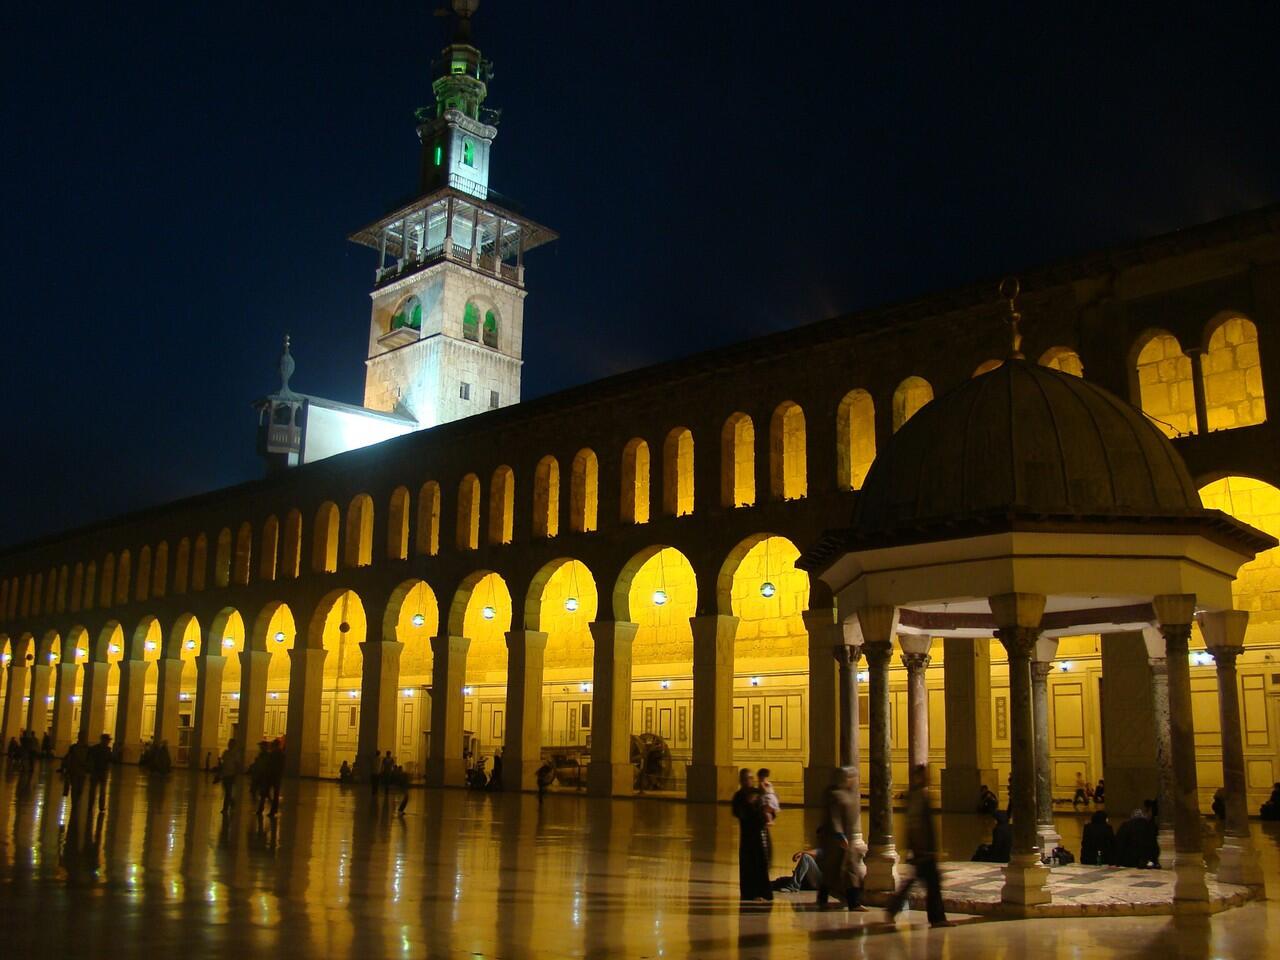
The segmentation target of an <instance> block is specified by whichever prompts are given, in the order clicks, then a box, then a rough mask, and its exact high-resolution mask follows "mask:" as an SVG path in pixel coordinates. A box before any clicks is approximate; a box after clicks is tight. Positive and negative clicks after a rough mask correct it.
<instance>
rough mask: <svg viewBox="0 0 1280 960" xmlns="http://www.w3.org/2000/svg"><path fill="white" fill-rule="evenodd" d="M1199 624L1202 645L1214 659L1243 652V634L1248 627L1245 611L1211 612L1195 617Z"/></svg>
mask: <svg viewBox="0 0 1280 960" xmlns="http://www.w3.org/2000/svg"><path fill="white" fill-rule="evenodd" d="M1196 621H1197V622H1198V623H1199V624H1200V632H1201V633H1203V634H1204V645H1205V646H1206V647H1207V648H1208V650H1209V652H1210V653H1212V654H1213V656H1214V659H1217V658H1218V657H1219V656H1220V655H1221V656H1228V655H1229V656H1231V657H1232V658H1233V659H1234V658H1235V656H1236V655H1238V654H1239V653H1241V652H1242V651H1243V650H1244V634H1245V630H1246V629H1248V626H1249V611H1247V610H1212V611H1206V612H1205V613H1201V614H1199V615H1198V616H1197V617H1196Z"/></svg>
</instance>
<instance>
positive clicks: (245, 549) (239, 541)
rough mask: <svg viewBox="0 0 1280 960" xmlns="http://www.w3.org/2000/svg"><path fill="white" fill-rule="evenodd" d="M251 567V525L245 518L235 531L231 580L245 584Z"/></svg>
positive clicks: (241, 585) (237, 583)
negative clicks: (234, 550)
mask: <svg viewBox="0 0 1280 960" xmlns="http://www.w3.org/2000/svg"><path fill="white" fill-rule="evenodd" d="M252 568H253V525H252V524H250V523H249V521H248V520H245V521H244V522H242V523H241V524H240V528H239V529H238V530H237V531H236V552H235V557H234V561H233V564H232V569H231V582H232V583H234V584H236V585H237V586H240V587H243V586H247V585H248V583H249V573H250V571H251V570H252Z"/></svg>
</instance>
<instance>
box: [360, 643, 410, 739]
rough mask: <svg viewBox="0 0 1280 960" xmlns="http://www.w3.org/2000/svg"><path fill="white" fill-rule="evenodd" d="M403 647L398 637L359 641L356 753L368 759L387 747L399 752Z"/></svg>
mask: <svg viewBox="0 0 1280 960" xmlns="http://www.w3.org/2000/svg"><path fill="white" fill-rule="evenodd" d="M403 651H404V644H403V643H401V642H400V641H398V640H364V641H362V642H361V644H360V658H361V667H360V669H361V674H362V676H361V678H360V729H359V731H358V733H357V740H356V755H357V756H359V757H361V758H363V759H365V760H367V759H368V758H369V757H370V756H373V757H378V756H381V755H382V754H383V753H385V752H386V751H388V750H390V751H391V755H392V756H393V757H395V756H396V704H397V703H398V702H399V698H400V654H401V653H402V652H403ZM396 759H397V760H405V759H408V758H407V757H396Z"/></svg>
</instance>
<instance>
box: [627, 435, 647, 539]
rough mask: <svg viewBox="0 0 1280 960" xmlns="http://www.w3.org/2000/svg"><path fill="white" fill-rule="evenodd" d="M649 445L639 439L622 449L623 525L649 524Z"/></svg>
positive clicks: (633, 440)
mask: <svg viewBox="0 0 1280 960" xmlns="http://www.w3.org/2000/svg"><path fill="white" fill-rule="evenodd" d="M649 469H650V465H649V444H647V443H645V442H644V441H643V440H641V439H640V438H639V437H634V438H633V439H631V440H629V441H627V445H626V446H625V447H623V449H622V470H621V475H622V480H621V483H622V496H621V520H622V522H623V523H632V524H640V523H648V522H649Z"/></svg>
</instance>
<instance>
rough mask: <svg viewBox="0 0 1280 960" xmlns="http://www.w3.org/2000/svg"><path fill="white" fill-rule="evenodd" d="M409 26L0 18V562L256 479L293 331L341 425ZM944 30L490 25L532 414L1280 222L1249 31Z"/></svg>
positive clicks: (58, 10)
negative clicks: (956, 298)
mask: <svg viewBox="0 0 1280 960" xmlns="http://www.w3.org/2000/svg"><path fill="white" fill-rule="evenodd" d="M431 6H432V4H431V3H429V2H397V3H364V4H341V5H336V4H335V5H332V6H331V5H328V4H319V3H310V4H253V5H249V4H243V5H241V4H230V3H225V4H224V3H219V4H201V5H187V4H154V5H153V4H148V3H137V4H129V5H116V4H112V5H106V4H92V5H91V4H87V3H80V4H72V5H63V4H18V3H15V4H7V5H5V7H4V10H3V12H0V80H2V85H0V124H2V126H0V176H2V180H0V182H2V183H3V187H4V190H3V201H2V206H0V209H2V210H3V216H4V225H5V227H6V229H5V230H4V231H3V244H4V249H3V255H2V256H0V289H2V291H3V306H2V307H0V309H3V311H4V314H3V315H4V322H3V331H4V336H3V340H2V341H0V342H2V343H3V350H2V351H0V357H2V358H3V379H2V380H0V402H2V403H3V409H4V414H5V416H4V425H5V429H4V440H5V442H4V453H5V458H4V465H3V469H0V504H3V509H2V510H0V544H6V543H13V542H16V541H19V540H24V539H27V538H29V537H33V536H36V535H39V534H42V533H46V532H52V531H55V530H59V529H64V528H67V527H71V526H75V525H78V524H81V523H84V522H89V521H93V520H96V519H100V518H103V517H106V516H109V515H112V514H115V513H118V512H121V511H124V510H129V509H133V508H137V507H142V506H146V505H149V504H153V503H158V502H162V501H165V500H170V499H174V498H177V497H181V496H185V495H188V494H192V493H196V492H199V491H203V490H209V489H212V488H216V487H220V486H225V485H228V484H232V483H236V482H238V481H241V480H244V479H248V478H251V477H254V476H257V475H258V474H259V472H260V467H259V464H258V462H257V460H256V457H255V455H254V452H253V443H254V420H253V414H252V412H251V410H250V408H249V403H250V401H252V400H253V399H254V398H255V397H257V396H259V395H261V394H263V393H266V392H268V391H269V390H270V389H272V388H273V386H274V384H275V382H276V378H275V374H274V367H275V362H276V357H277V354H278V353H279V342H280V337H281V335H282V334H283V333H284V332H285V331H286V330H288V331H290V332H291V333H292V334H293V337H294V343H295V356H296V357H297V362H298V372H297V374H296V376H295V378H294V381H293V385H294V386H295V387H296V388H298V389H301V390H304V391H306V392H309V393H317V394H323V395H327V396H332V397H335V398H338V399H344V400H350V401H359V399H360V397H361V391H362V385H363V378H364V366H363V360H364V351H365V347H366V339H367V334H368V326H367V325H368V322H369V310H368V291H369V287H370V285H371V282H372V273H373V254H372V252H370V251H367V250H365V249H363V248H359V247H355V246H353V245H351V244H348V243H347V242H346V240H345V237H346V236H347V234H348V233H349V232H351V231H352V230H353V229H354V228H356V227H359V226H361V225H363V224H365V223H366V222H368V221H370V220H373V219H375V218H376V217H378V216H379V215H380V214H382V213H383V212H384V211H385V210H386V209H388V208H389V207H390V206H391V205H392V204H393V203H394V202H395V201H397V200H399V199H402V198H404V197H406V196H408V195H409V194H411V193H412V191H413V189H414V187H415V186H416V164H417V141H416V137H415V135H414V130H413V127H414V121H413V111H414V109H415V108H416V107H418V106H421V105H424V104H426V103H427V102H428V101H429V100H430V86H429V72H428V65H429V62H430V60H431V58H432V57H433V56H435V55H436V53H437V52H438V50H439V48H440V47H441V46H442V45H443V42H444V33H445V27H444V24H445V21H443V20H439V19H436V18H434V17H433V16H431ZM951 6H959V5H937V4H934V5H930V7H929V8H917V7H914V6H910V5H902V4H897V5H895V4H855V3H851V2H848V0H843V2H819V0H813V2H807V3H781V2H772V3H750V2H742V0H739V2H728V0H724V2H709V3H702V4H676V3H666V4H655V3H623V2H618V3H586V2H578V3H574V2H563V3H552V2H543V0H540V2H529V0H522V2H516V0H483V2H482V4H481V9H480V13H479V15H478V17H477V20H476V37H477V42H478V45H479V46H480V47H481V49H482V50H483V51H484V52H485V54H486V55H487V56H488V57H490V58H491V59H492V60H493V61H494V62H495V65H496V76H495V79H494V81H493V82H492V83H491V85H490V98H489V103H490V104H491V105H494V106H499V107H502V108H503V119H502V123H501V127H500V133H499V136H498V140H497V141H496V144H495V148H494V151H495V152H494V166H493V170H494V172H493V176H492V182H493V184H494V186H495V187H496V188H497V189H498V190H500V191H502V192H503V193H504V194H507V195H509V196H512V197H515V198H517V199H518V200H520V201H521V202H522V203H523V205H524V207H525V208H526V210H527V212H528V213H529V214H530V215H531V216H533V217H534V218H535V219H538V220H541V221H542V222H544V223H546V224H547V225H548V226H551V227H554V228H555V229H557V230H559V231H560V233H561V237H562V239H561V240H559V241H558V242H557V243H556V244H554V245H552V246H550V247H547V248H544V249H543V250H540V251H538V252H537V253H535V254H533V255H532V256H531V257H530V258H529V262H528V264H527V266H528V284H529V290H530V295H529V299H528V303H527V313H526V325H525V360H526V364H525V368H524V384H525V387H524V392H525V396H526V398H528V397H533V396H537V395H541V394H544V393H547V392H550V391H554V390H557V389H559V388H561V387H565V386H569V385H571V384H575V383H580V382H583V381H586V380H591V379H594V378H597V377H600V376H602V375H606V374H609V373H613V372H617V371H621V370H625V369H630V368H633V367H636V366H640V365H643V364H646V363H650V362H652V361H657V360H662V359H666V358H670V357H674V356H679V355H684V354H688V353H691V352H694V351H697V350H701V349H706V348H709V347H714V346H717V345H720V344H724V343H728V342H732V341H735V340H739V339H743V338H746V337H751V336H754V335H757V334H761V333H765V332H769V331H773V330H778V329H782V328H786V327H789V326H794V325H797V324H800V323H805V322H809V321H813V320H817V319H821V318H823V317H825V316H829V315H833V314H836V313H841V312H844V311H848V310H852V309H856V308H859V307H865V306H870V305H873V304H876V303H881V302H884V301H887V300H894V299H900V298H904V297H907V296H911V295H915V294H920V293H925V292H928V291H930V290H933V289H936V288H939V287H945V286H948V285H951V284H954V283H958V282H964V281H967V280H973V279H978V278H982V277H990V276H997V275H999V274H1002V273H1004V272H1006V271H1009V270H1015V269H1019V268H1023V267H1026V266H1028V265H1031V264H1035V263H1038V262H1041V261H1044V260H1049V259H1054V258H1058V257H1061V256H1066V255H1070V254H1073V253H1079V252H1083V251H1086V250H1089V249H1092V248H1096V247H1101V246H1106V245H1109V244H1112V243H1116V242H1120V241H1124V240H1129V239H1134V238H1136V237H1139V236H1142V235H1144V234H1149V233H1155V232H1160V231H1164V230H1167V229H1171V228H1174V227H1177V226H1180V225H1184V224H1187V223H1191V222H1195V221H1200V220H1205V219H1210V218H1214V217H1217V216H1221V215H1225V214H1228V213H1232V212H1235V211H1238V210H1242V209H1247V208H1250V207H1255V206H1259V205H1261V204H1264V203H1267V202H1271V201H1274V200H1276V199H1277V198H1280V162H1278V160H1280V109H1278V108H1277V100H1276V96H1277V91H1278V90H1280V83H1277V80H1278V79H1280V69H1278V67H1277V57H1276V46H1275V43H1276V37H1277V24H1276V22H1275V20H1274V19H1267V20H1264V14H1263V13H1261V12H1255V8H1254V7H1253V5H1237V4H1231V3H1216V4H1212V5H1207V4H1206V5H1204V7H1203V10H1202V12H1201V13H1199V14H1196V15H1188V14H1187V13H1185V12H1178V13H1176V14H1174V13H1171V12H1170V11H1171V10H1174V9H1177V10H1179V11H1181V10H1182V9H1183V8H1182V7H1177V8H1174V7H1170V8H1167V9H1165V10H1164V11H1162V13H1161V16H1159V17H1158V18H1157V17H1155V16H1153V15H1148V14H1146V13H1145V12H1144V13H1128V12H1125V11H1124V10H1122V9H1118V8H1117V6H1116V5H1114V4H1107V5H1099V6H1097V7H1094V6H1092V5H1087V4H1072V5H1062V4H1054V5H1047V6H1045V7H1043V8H1040V7H1038V6H1037V5H1035V4H1031V5H1028V4H1014V5H1009V6H1008V7H995V6H992V7H988V8H982V9H979V8H978V7H976V6H973V5H967V6H968V9H967V10H966V11H963V12H961V11H959V10H951V9H950V7H951ZM1135 6H1141V7H1144V8H1145V7H1148V6H1150V5H1135ZM188 7H191V8H190V9H188ZM196 7H199V9H197V8H196ZM206 8H207V9H206ZM936 8H943V9H936ZM1263 9H1264V6H1263V5H1261V4H1259V5H1257V7H1256V11H1261V10H1263ZM797 10H799V11H803V12H802V13H796V12H793V11H797Z"/></svg>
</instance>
